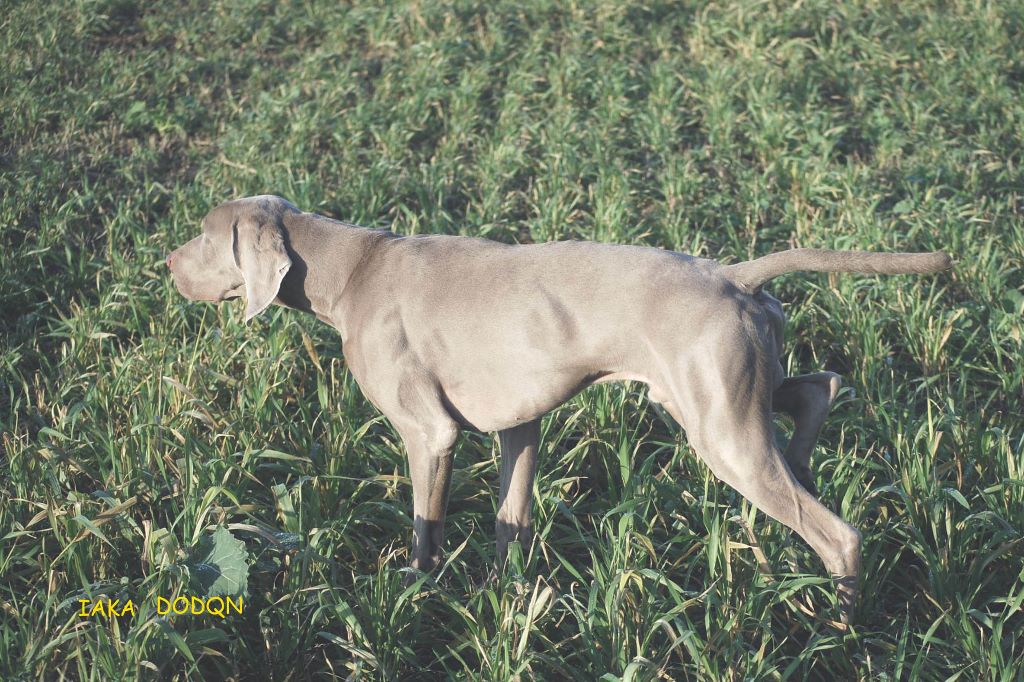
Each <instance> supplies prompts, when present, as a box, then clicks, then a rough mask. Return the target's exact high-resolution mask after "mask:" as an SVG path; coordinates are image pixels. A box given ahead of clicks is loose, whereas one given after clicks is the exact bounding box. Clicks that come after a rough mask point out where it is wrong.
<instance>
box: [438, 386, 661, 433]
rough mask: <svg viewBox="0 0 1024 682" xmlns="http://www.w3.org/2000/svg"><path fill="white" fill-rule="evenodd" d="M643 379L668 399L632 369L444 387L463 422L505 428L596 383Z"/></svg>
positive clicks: (658, 397)
mask: <svg viewBox="0 0 1024 682" xmlns="http://www.w3.org/2000/svg"><path fill="white" fill-rule="evenodd" d="M618 381H640V382H643V383H646V384H648V385H649V386H650V394H649V396H650V399H651V400H654V401H655V402H660V401H662V400H664V396H663V395H662V394H661V392H660V391H659V389H658V388H657V387H656V386H655V385H654V384H652V383H651V382H650V381H649V380H648V379H647V378H646V377H644V376H642V375H640V374H638V373H636V372H629V371H616V372H612V371H608V372H597V373H591V374H586V373H582V372H579V371H561V372H555V371H551V372H544V373H533V372H524V373H522V374H519V375H516V376H515V377H514V378H513V377H507V378H505V380H500V379H499V380H495V378H494V377H483V376H480V377H477V380H476V381H466V382H464V383H458V384H454V385H447V386H444V387H443V391H444V395H445V399H446V402H447V405H446V408H447V409H448V410H449V412H450V413H451V415H452V417H453V418H454V419H456V420H457V421H459V422H460V423H462V425H463V426H466V427H469V428H472V429H475V430H478V431H483V432H486V431H501V430H502V429H508V428H512V427H514V426H517V425H519V424H523V423H526V422H529V421H532V420H534V419H537V418H538V417H541V416H543V415H545V414H547V413H548V412H550V411H551V410H553V409H555V408H556V407H558V406H559V405H561V404H562V403H564V402H566V401H567V400H569V399H571V398H572V397H573V396H574V395H576V394H577V393H579V392H580V391H582V390H583V389H585V388H586V387H587V386H591V385H593V384H602V383H609V382H618Z"/></svg>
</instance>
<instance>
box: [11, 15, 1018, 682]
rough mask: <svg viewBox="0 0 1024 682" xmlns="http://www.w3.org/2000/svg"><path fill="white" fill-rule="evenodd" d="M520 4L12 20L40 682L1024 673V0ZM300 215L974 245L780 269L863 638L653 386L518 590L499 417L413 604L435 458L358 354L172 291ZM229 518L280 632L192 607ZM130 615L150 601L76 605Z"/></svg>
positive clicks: (15, 419)
mask: <svg viewBox="0 0 1024 682" xmlns="http://www.w3.org/2000/svg"><path fill="white" fill-rule="evenodd" d="M482 4H483V3H481V5H482ZM487 5H489V6H488V7H487V8H484V7H482V6H476V5H475V3H469V2H454V3H433V2H405V3H400V4H396V5H391V4H390V3H380V4H376V5H370V4H366V5H364V4H359V5H358V6H348V5H344V6H339V4H338V3H336V2H329V1H324V2H321V1H319V0H308V1H305V2H297V1H288V0H283V1H275V2H269V1H263V2H242V1H240V0H235V1H229V2H222V3H217V4H215V6H213V7H208V6H207V3H200V2H193V3H191V6H190V7H187V8H184V9H183V8H182V7H183V5H182V4H181V3H143V2H134V1H132V0H98V1H93V0H77V1H71V2H61V3H35V2H12V3H8V4H6V5H5V8H4V12H3V16H2V17H0V79H2V80H0V92H2V96H0V154H2V156H0V277H2V285H0V333H2V346H0V353H2V355H0V420H2V422H3V423H2V432H3V433H2V436H0V438H2V441H0V458H2V467H0V495H2V505H0V677H2V678H5V679H15V678H26V679H27V678H36V677H47V678H53V679H55V678H58V677H65V676H66V677H69V678H78V679H95V680H113V679H120V678H125V679H135V678H143V679H155V678H159V677H162V678H173V679H217V678H220V677H224V676H231V677H235V678H238V679H242V678H250V679H268V678H269V679H274V680H286V679H295V680H298V679H306V678H317V679H323V678H330V677H333V676H337V677H341V678H345V677H348V676H352V678H353V679H356V678H360V677H363V676H365V677H366V678H381V679H413V678H421V679H430V678H436V677H442V676H454V677H462V678H473V679H493V680H502V679H510V678H512V677H514V676H516V675H521V676H522V677H523V678H531V677H535V678H541V679H552V678H557V677H568V678H573V679H580V680H594V679H597V678H599V677H601V676H602V675H605V676H606V677H605V679H618V678H620V677H622V678H624V679H715V680H721V679H805V678H810V679H865V680H867V679H871V680H877V679H890V680H896V679H928V680H931V679H946V678H950V679H962V680H1013V679H1020V678H1021V675H1022V672H1021V666H1022V662H1024V640H1022V639H1021V635H1020V632H1021V630H1022V628H1024V614H1022V601H1024V571H1022V564H1024V482H1022V480H1021V478H1022V476H1024V417H1022V414H1024V397H1022V385H1024V363H1022V362H1021V360H1022V338H1021V334H1022V314H1024V294H1022V289H1024V274H1022V261H1024V221H1022V211H1024V197H1022V188H1024V172H1022V168H1021V166H1022V163H1024V158H1022V151H1024V144H1022V139H1021V135H1022V130H1024V99H1022V97H1021V85H1022V82H1024V48H1022V45H1024V6H1022V4H1021V3H1020V2H987V3H986V2H977V3H975V2H953V3H936V4H934V5H933V4H929V3H921V2H915V1H911V2H903V3H899V4H897V3H873V2H869V3H859V4H846V5H842V6H836V5H835V3H832V2H820V1H817V0H810V1H808V2H800V3H795V5H794V4H792V3H788V2H776V3H765V2H756V3H755V2H742V3H738V4H734V3H715V4H710V5H697V4H695V3H683V4H680V3H675V2H667V1H666V2H647V3H643V4H640V3H637V4H623V3H620V2H597V3H581V4H576V3H566V4H556V3H551V2H545V1H544V0H525V1H523V2H501V3H487ZM267 192H270V193H277V194H281V195H283V196H285V197H288V198H289V199H291V200H292V201H293V202H295V203H296V204H297V205H299V206H300V207H302V208H304V209H306V210H313V211H317V212H320V213H323V214H327V215H330V216H334V217H337V218H341V219H344V220H348V221H353V222H358V223H361V224H365V225H372V226H390V227H391V228H392V229H394V230H396V231H397V232H401V233H417V232H447V233H458V234H472V235H482V236H487V237H490V238H493V239H498V240H502V241H531V240H532V241H543V240H551V239H569V238H584V239H596V240H602V241H614V242H620V243H637V244H649V245H655V246H660V247H665V248H670V249H676V250H680V251H685V252H688V253H693V254H698V255H703V256H708V257H714V258H719V259H722V260H733V261H735V260H740V259H746V258H748V257H750V256H752V255H761V254H764V253H768V252H771V251H774V250H778V249H782V248H787V247H789V246H793V245H798V246H818V247H835V248H855V247H859V248H871V249H904V250H916V249H922V250H923V249H932V248H944V249H947V250H948V251H949V252H950V253H952V254H954V256H955V257H956V258H957V260H958V264H957V267H956V270H955V271H954V272H951V273H948V274H943V275H940V276H935V277H909V276H901V277H884V278H882V277H865V276H841V277H828V276H824V275H810V274H794V275H789V276H787V277H784V278H781V279H780V280H778V281H777V282H776V283H775V286H774V287H773V291H774V293H775V294H776V295H777V296H778V297H779V298H781V299H782V300H783V301H784V302H785V303H786V308H787V314H788V315H789V316H790V325H789V334H790V337H789V339H788V342H787V346H786V351H785V353H786V354H785V358H784V360H783V364H784V365H785V366H786V367H787V370H788V371H790V372H792V373H802V372H808V371H816V370H819V369H830V370H833V371H837V372H839V373H841V374H843V375H844V377H845V378H846V381H847V385H848V386H849V388H848V389H846V390H844V392H843V394H842V395H841V397H840V400H839V401H838V403H837V405H836V407H835V409H834V411H833V415H832V418H831V419H830V420H829V422H828V423H827V426H826V427H825V429H824V430H823V433H822V439H821V442H820V445H819V448H818V450H817V453H816V457H815V468H816V472H817V474H816V475H817V482H818V486H819V488H820V489H821V491H822V497H823V499H824V501H825V503H826V504H827V505H828V506H829V507H831V508H833V509H835V510H837V511H838V512H840V513H841V514H842V515H843V516H844V517H845V518H847V519H848V520H850V521H851V522H852V523H854V524H855V525H857V526H858V527H859V528H860V529H861V530H862V531H863V533H864V538H865V542H864V556H865V559H864V568H865V574H866V585H865V593H864V595H863V599H862V601H861V607H860V614H859V617H858V621H857V624H856V626H855V628H854V629H853V630H851V631H850V632H845V633H844V632H839V631H836V630H835V629H832V628H830V627H829V626H828V625H827V624H826V623H825V622H823V620H822V619H821V618H816V617H812V616H809V615H807V611H808V610H809V609H811V608H814V609H817V610H818V611H819V612H821V614H822V615H823V616H824V617H826V618H834V617H835V615H836V613H835V610H834V604H833V600H832V597H831V594H832V587H831V584H830V581H829V580H828V579H827V578H826V577H825V575H824V570H823V568H822V566H821V564H820V562H819V561H818V559H817V558H816V556H815V555H814V554H813V552H812V551H811V550H810V549H809V548H808V547H807V546H806V545H805V544H803V543H802V542H801V541H800V540H799V539H797V538H795V537H794V536H793V535H792V534H791V533H790V532H789V531H788V530H786V529H784V528H782V527H780V526H779V525H778V524H775V523H773V522H768V521H765V519H764V517H763V515H755V513H754V510H752V509H751V508H750V506H749V505H748V504H746V503H745V502H744V501H743V500H742V498H740V497H739V496H738V495H737V494H736V493H734V492H733V491H732V490H731V489H729V488H728V487H726V486H724V485H720V484H719V483H718V482H716V481H715V480H714V479H713V478H712V477H710V475H709V473H708V471H707V469H706V467H705V466H704V465H703V464H702V463H701V462H700V461H699V460H697V459H696V458H695V457H694V456H693V454H692V453H691V452H690V451H689V449H688V447H687V446H686V444H685V440H684V439H683V438H682V437H681V436H680V435H679V434H677V433H676V431H675V430H673V429H671V428H669V427H668V426H667V425H666V424H665V423H663V422H662V421H661V420H660V418H659V417H658V416H657V415H656V414H655V413H654V412H653V411H652V410H651V409H650V408H649V407H648V406H647V403H646V401H645V399H644V389H643V387H642V386H639V385H634V384H629V385H621V386H604V387H599V388H595V389H590V390H588V391H586V392H584V393H583V394H581V395H580V396H578V397H577V398H575V399H574V400H572V401H571V402H570V403H568V404H567V405H565V406H564V407H562V408H561V409H559V410H557V411H555V412H554V413H553V414H552V415H551V416H550V417H549V418H548V419H546V420H545V422H544V434H545V440H544V445H543V450H542V453H541V455H540V462H539V475H538V479H537V484H536V505H535V519H536V527H537V537H536V539H535V541H534V543H533V545H532V546H531V547H526V548H523V549H524V551H523V555H522V556H521V557H517V560H516V562H515V564H514V565H513V566H512V567H511V569H510V570H509V571H507V573H506V574H505V575H504V576H502V577H500V578H499V579H497V580H496V581H488V580H487V574H488V570H489V568H490V566H491V565H492V563H493V561H494V547H493V523H494V512H495V504H496V502H495V497H496V488H497V468H496V463H495V444H494V441H493V440H492V437H491V435H489V434H488V435H479V434H467V435H465V436H464V437H463V439H462V441H461V442H460V449H459V451H458V456H457V458H456V466H457V468H456V470H455V474H454V481H453V485H452V497H451V504H450V507H449V517H448V522H447V529H448V538H449V539H448V545H447V551H448V555H449V557H450V560H449V561H448V563H447V564H446V565H445V566H444V568H443V570H441V571H440V572H439V574H438V575H437V576H432V577H430V578H426V579H423V580H419V581H418V582H416V583H415V584H413V585H412V586H411V587H409V588H405V587H404V586H403V577H404V576H405V572H404V571H403V567H404V566H405V565H406V562H407V550H406V547H407V544H408V541H409V538H410V534H411V522H410V518H409V515H410V512H411V491H410V486H409V481H408V479H407V477H406V464H405V460H404V456H403V454H402V448H401V445H400V443H399V442H398V441H397V439H396V436H395V435H394V433H393V431H392V430H391V429H390V427H389V426H388V424H387V423H386V422H385V421H384V420H383V419H382V418H380V417H379V416H378V415H377V414H375V412H374V410H373V409H372V408H371V407H370V406H368V404H367V403H366V402H365V401H364V400H363V398H362V397H361V395H360V392H359V390H358V387H357V386H356V385H355V384H354V382H353V380H352V378H351V377H350V376H349V374H348V372H347V371H346V369H345V364H344V359H343V356H342V353H341V348H340V343H339V341H338V338H337V335H336V334H335V333H334V332H333V331H332V330H331V329H329V328H328V327H327V326H325V325H323V324H320V323H318V322H316V321H315V320H314V319H313V318H312V317H303V316H301V315H300V314H299V313H295V312H292V311H283V310H279V309H275V310H274V311H272V312H271V313H270V314H269V315H267V316H264V317H263V318H262V319H261V320H260V321H258V322H256V323H255V324H253V325H251V326H243V325H242V324H241V307H240V305H237V304H225V305H222V306H219V307H214V306H209V305H199V304H190V303H188V302H187V301H185V300H184V299H183V298H182V297H180V296H179V295H178V294H177V292H176V291H174V290H173V288H172V286H171V285H170V280H169V277H168V275H167V273H166V271H165V268H164V267H163V264H162V260H163V257H164V255H165V254H166V252H167V251H168V250H169V249H170V248H172V247H173V246H175V245H177V244H179V243H181V242H182V241H184V240H185V239H187V238H190V237H191V236H194V235H195V234H196V233H197V231H198V225H199V220H200V218H201V217H202V216H203V214H205V212H206V211H207V210H209V209H210V208H211V207H212V206H214V205H215V204H217V203H219V202H221V201H223V200H226V199H229V198H234V197H238V196H243V195H248V194H257V193H267ZM780 428H781V429H782V430H783V431H785V427H784V425H783V426H780ZM755 517H756V518H755ZM218 525H226V526H227V527H228V528H229V529H231V531H232V533H233V534H234V535H235V536H236V537H238V538H241V539H243V540H244V541H245V543H246V546H247V548H248V551H249V555H250V562H251V568H250V578H249V601H248V602H247V608H246V611H245V613H244V615H243V616H241V617H239V616H233V617H231V618H228V619H225V620H219V619H216V618H209V617H205V616H204V617H173V618H164V617H158V616H157V615H156V614H155V613H154V610H153V609H154V601H155V597H156V596H157V595H163V596H168V595H174V594H176V593H179V592H185V591H188V589H189V587H188V582H187V575H186V574H185V571H184V569H183V567H182V564H181V562H180V559H181V557H182V556H183V554H182V553H183V552H185V551H186V550H188V549H189V548H190V547H193V546H195V545H196V544H197V543H198V541H199V540H200V539H201V538H202V537H203V536H205V535H206V534H208V533H209V532H210V531H211V530H212V529H213V528H214V527H215V526H218ZM762 552H763V555H764V558H765V560H766V561H767V565H768V567H769V570H768V572H762V571H759V570H758V556H759V553H762ZM435 577H436V581H435V579H434V578H435ZM102 595H107V596H110V597H112V598H114V597H120V598H122V599H124V598H127V597H132V598H133V599H134V600H135V601H136V603H137V604H139V605H140V607H141V612H140V613H139V614H138V615H137V616H136V617H135V618H125V619H121V620H117V619H114V620H106V619H83V618H79V617H78V616H77V615H76V614H77V609H78V604H77V601H76V600H77V599H79V598H82V597H84V596H91V597H99V596H102Z"/></svg>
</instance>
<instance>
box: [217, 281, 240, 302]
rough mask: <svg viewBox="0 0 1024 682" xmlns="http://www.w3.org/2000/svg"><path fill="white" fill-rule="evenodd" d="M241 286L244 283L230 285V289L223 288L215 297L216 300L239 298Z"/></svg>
mask: <svg viewBox="0 0 1024 682" xmlns="http://www.w3.org/2000/svg"><path fill="white" fill-rule="evenodd" d="M243 287H244V285H242V284H239V285H238V286H236V287H232V288H231V289H225V290H224V291H223V292H222V293H221V295H220V296H219V297H218V298H217V302H218V303H219V302H220V301H234V300H235V299H236V298H241V297H242V289H243Z"/></svg>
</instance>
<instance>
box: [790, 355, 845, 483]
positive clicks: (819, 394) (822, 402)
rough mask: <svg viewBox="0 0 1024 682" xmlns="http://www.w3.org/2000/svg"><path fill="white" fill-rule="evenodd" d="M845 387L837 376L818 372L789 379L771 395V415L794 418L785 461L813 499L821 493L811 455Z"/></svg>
mask: <svg viewBox="0 0 1024 682" xmlns="http://www.w3.org/2000/svg"><path fill="white" fill-rule="evenodd" d="M842 385H843V382H842V379H840V377H839V375H838V374H833V373H832V372H818V373H816V374H803V375H800V376H795V377H788V378H787V379H785V380H784V381H783V382H782V385H781V386H779V387H778V388H777V389H775V392H774V393H773V394H772V411H774V412H785V413H786V414H788V415H789V416H791V417H792V418H793V423H794V429H793V437H792V438H790V439H789V445H787V446H786V453H785V458H786V462H787V463H788V464H789V468H790V470H791V471H792V472H793V475H794V476H796V479H797V480H798V481H800V484H801V485H802V486H803V487H804V488H806V489H807V491H808V492H809V493H811V494H812V495H817V494H818V490H817V487H816V486H815V485H814V476H813V474H812V473H811V467H810V462H811V453H812V452H813V451H814V445H815V443H817V441H818V433H819V432H820V431H821V425H822V424H823V423H824V422H825V417H826V416H827V415H828V411H829V408H830V407H831V406H832V401H834V400H835V399H836V394H837V393H838V392H839V389H840V387H841V386H842Z"/></svg>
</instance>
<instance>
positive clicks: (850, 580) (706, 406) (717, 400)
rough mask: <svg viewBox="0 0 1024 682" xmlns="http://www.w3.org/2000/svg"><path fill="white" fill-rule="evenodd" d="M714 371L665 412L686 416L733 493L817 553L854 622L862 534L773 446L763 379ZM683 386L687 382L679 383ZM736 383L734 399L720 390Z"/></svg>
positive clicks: (691, 434) (702, 451) (690, 433)
mask: <svg viewBox="0 0 1024 682" xmlns="http://www.w3.org/2000/svg"><path fill="white" fill-rule="evenodd" d="M705 369H706V370H707V369H711V371H705V372H702V373H695V374H691V378H694V379H695V380H694V381H691V383H690V385H689V386H687V387H686V388H685V389H684V390H685V391H686V394H685V395H680V396H678V398H677V399H676V400H675V401H673V402H674V403H675V404H671V403H666V408H668V409H669V410H670V412H673V415H672V416H673V417H675V418H676V419H680V418H681V417H682V414H675V412H678V410H677V409H676V405H679V406H682V407H683V411H684V412H685V414H686V421H685V423H684V426H685V428H686V429H687V438H688V439H689V440H690V443H691V445H693V447H694V450H696V452H697V454H698V455H700V457H701V458H702V459H703V460H704V461H705V462H706V463H707V465H708V466H709V467H710V469H711V471H712V472H713V473H714V474H715V476H717V477H718V478H719V479H721V480H722V481H724V482H725V483H727V484H729V485H730V486H732V487H733V488H735V489H736V490H737V491H738V492H739V493H740V494H742V495H743V496H744V497H746V498H747V499H748V500H749V501H750V502H751V503H752V504H754V505H756V506H757V507H758V508H760V509H761V511H763V512H764V513H766V514H767V515H768V516H770V517H772V518H773V519H775V520H777V521H779V522H781V523H783V524H785V525H786V526H789V527H790V528H791V529H793V530H794V531H796V532H797V533H799V534H800V536H801V537H803V539H804V540H806V541H807V544H809V545H810V546H811V548H812V549H814V551H815V552H817V554H818V556H820V557H821V559H822V561H823V562H824V564H825V567H826V568H827V569H828V570H829V571H830V572H831V573H832V574H833V576H835V577H836V579H837V591H838V596H839V603H840V606H841V608H842V618H843V620H844V621H848V620H849V618H850V615H851V613H852V610H853V604H854V601H855V599H856V596H857V589H858V588H857V584H858V581H859V578H860V545H861V535H860V532H858V531H857V529H856V528H854V527H853V526H851V525H850V524H848V523H846V522H845V521H843V520H842V519H841V518H839V517H838V516H837V515H836V514H834V513H833V512H831V511H830V510H828V509H827V508H826V507H825V506H824V505H822V504H821V502H819V501H818V500H817V498H815V497H814V496H813V495H811V494H810V493H809V492H808V491H807V490H806V489H805V488H804V487H803V486H802V485H801V484H800V483H799V482H798V481H797V479H796V477H794V476H793V473H792V472H791V471H790V469H789V466H788V465H787V463H786V460H785V458H784V457H783V454H782V451H781V450H780V449H779V448H778V446H777V445H776V444H775V438H774V434H773V433H772V425H771V413H770V411H769V409H768V408H769V407H770V402H771V393H770V392H769V391H767V390H765V388H764V387H765V385H766V383H767V382H765V381H764V380H763V379H761V380H760V381H759V380H757V379H756V378H755V380H754V381H753V382H750V383H745V382H742V381H741V379H742V376H739V375H736V376H718V374H719V372H718V371H715V370H714V369H713V368H705ZM679 385H681V384H679ZM723 385H726V386H735V387H738V388H739V392H738V394H733V395H728V394H724V393H723V392H721V390H720V387H721V386H723Z"/></svg>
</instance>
